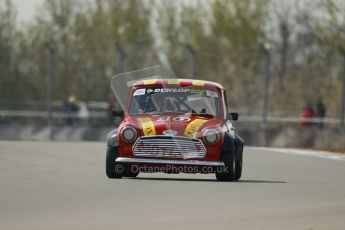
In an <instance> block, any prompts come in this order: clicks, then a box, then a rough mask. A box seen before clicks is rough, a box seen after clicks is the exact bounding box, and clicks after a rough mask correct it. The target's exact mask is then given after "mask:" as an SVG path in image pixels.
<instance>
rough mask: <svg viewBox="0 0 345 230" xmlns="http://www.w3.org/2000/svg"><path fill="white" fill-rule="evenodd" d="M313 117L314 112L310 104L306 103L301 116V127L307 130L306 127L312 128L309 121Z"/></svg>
mask: <svg viewBox="0 0 345 230" xmlns="http://www.w3.org/2000/svg"><path fill="white" fill-rule="evenodd" d="M313 116H314V110H313V108H312V106H311V103H310V102H307V103H306V105H305V106H304V108H303V110H302V114H301V127H302V128H308V127H311V126H313V123H312V122H311V121H310V120H309V119H310V118H313Z"/></svg>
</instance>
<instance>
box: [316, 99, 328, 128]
mask: <svg viewBox="0 0 345 230" xmlns="http://www.w3.org/2000/svg"><path fill="white" fill-rule="evenodd" d="M325 116H326V106H325V104H324V103H323V101H322V98H321V97H319V98H318V99H317V103H316V114H315V117H317V118H319V119H321V120H320V121H319V122H318V123H317V125H318V127H319V128H323V119H324V118H325Z"/></svg>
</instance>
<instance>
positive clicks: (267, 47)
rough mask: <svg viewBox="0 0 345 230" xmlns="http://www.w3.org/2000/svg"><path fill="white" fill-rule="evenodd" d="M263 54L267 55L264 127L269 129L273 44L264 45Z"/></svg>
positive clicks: (263, 106)
mask: <svg viewBox="0 0 345 230" xmlns="http://www.w3.org/2000/svg"><path fill="white" fill-rule="evenodd" d="M262 49H263V53H264V55H265V59H266V62H265V70H264V79H263V80H264V84H263V93H264V95H263V103H262V123H261V124H262V127H263V128H264V129H266V128H267V114H268V99H269V98H268V92H269V86H270V79H271V52H270V50H271V44H270V43H268V42H265V43H264V44H263V45H262Z"/></svg>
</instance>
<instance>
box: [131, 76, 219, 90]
mask: <svg viewBox="0 0 345 230" xmlns="http://www.w3.org/2000/svg"><path fill="white" fill-rule="evenodd" d="M149 85H150V86H161V85H164V86H166V85H171V86H178V85H179V86H206V87H215V88H218V89H221V90H223V89H224V87H223V86H222V85H221V84H219V83H217V82H212V81H204V80H196V79H176V78H171V79H146V80H141V81H137V82H135V83H134V84H133V85H132V86H134V87H139V86H149Z"/></svg>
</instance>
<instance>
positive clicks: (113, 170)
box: [105, 146, 124, 178]
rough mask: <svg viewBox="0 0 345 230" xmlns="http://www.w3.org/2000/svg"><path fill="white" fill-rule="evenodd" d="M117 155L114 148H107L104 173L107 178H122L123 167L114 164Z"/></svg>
mask: <svg viewBox="0 0 345 230" xmlns="http://www.w3.org/2000/svg"><path fill="white" fill-rule="evenodd" d="M117 157H118V153H117V150H116V148H115V147H112V146H108V147H107V156H106V162H105V172H106V174H107V176H108V177H109V178H122V177H123V174H124V166H123V165H121V164H118V163H116V161H115V160H116V158H117Z"/></svg>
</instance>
